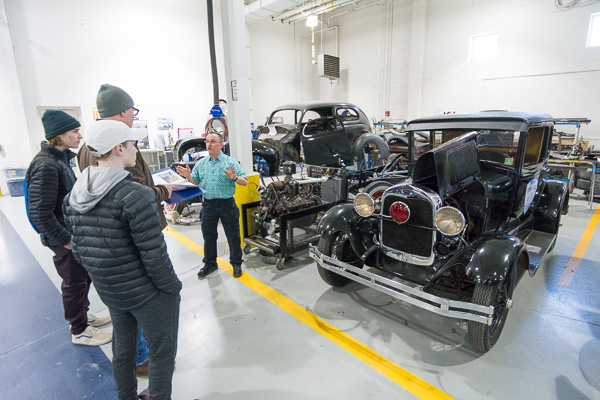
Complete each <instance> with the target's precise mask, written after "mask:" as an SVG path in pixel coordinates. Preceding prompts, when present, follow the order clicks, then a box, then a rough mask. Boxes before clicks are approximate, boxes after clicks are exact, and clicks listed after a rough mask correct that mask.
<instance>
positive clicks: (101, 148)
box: [85, 119, 148, 157]
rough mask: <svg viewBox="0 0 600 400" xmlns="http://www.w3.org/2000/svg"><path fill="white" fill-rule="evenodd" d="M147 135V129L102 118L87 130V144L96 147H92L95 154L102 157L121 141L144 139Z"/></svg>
mask: <svg viewBox="0 0 600 400" xmlns="http://www.w3.org/2000/svg"><path fill="white" fill-rule="evenodd" d="M146 136H148V133H147V132H146V130H145V129H134V128H130V127H129V126H127V124H125V123H124V122H121V121H114V120H111V119H101V120H98V121H96V122H94V123H93V124H92V125H91V126H90V128H89V129H88V130H87V132H86V135H85V144H87V145H88V146H89V147H92V148H93V149H94V151H92V149H90V152H91V153H92V154H93V155H94V156H96V157H100V156H101V155H103V154H106V153H108V152H109V151H111V150H112V149H113V148H114V147H115V146H116V145H118V144H120V143H123V142H126V141H128V140H135V141H137V140H142V139H144V138H145V137H146Z"/></svg>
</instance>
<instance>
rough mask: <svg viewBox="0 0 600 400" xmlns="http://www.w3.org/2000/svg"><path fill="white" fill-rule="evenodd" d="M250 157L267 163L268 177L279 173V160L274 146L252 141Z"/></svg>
mask: <svg viewBox="0 0 600 400" xmlns="http://www.w3.org/2000/svg"><path fill="white" fill-rule="evenodd" d="M252 155H254V156H258V157H260V158H262V159H263V160H265V161H266V162H267V165H268V167H269V176H275V175H277V174H278V173H279V166H280V163H281V159H280V157H279V152H278V151H277V149H276V148H275V146H272V145H270V144H269V143H266V142H261V141H259V140H252Z"/></svg>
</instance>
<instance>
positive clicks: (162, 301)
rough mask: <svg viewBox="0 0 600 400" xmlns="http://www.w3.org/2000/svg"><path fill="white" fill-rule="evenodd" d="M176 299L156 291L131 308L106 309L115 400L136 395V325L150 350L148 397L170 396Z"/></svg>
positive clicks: (159, 399)
mask: <svg viewBox="0 0 600 400" xmlns="http://www.w3.org/2000/svg"><path fill="white" fill-rule="evenodd" d="M180 302H181V296H180V295H176V296H171V295H168V294H166V293H164V292H158V295H156V296H154V297H153V298H152V299H151V300H150V301H148V302H147V303H146V304H144V305H143V306H142V307H139V308H136V309H135V310H129V311H126V310H118V309H115V308H112V307H109V308H108V310H109V312H110V316H111V318H112V324H113V340H112V351H113V377H114V379H115V390H116V392H117V396H118V398H119V400H131V399H136V398H137V379H136V377H135V358H136V347H137V342H138V339H137V336H138V325H139V326H140V327H141V328H143V329H144V332H145V334H146V339H147V340H148V348H149V349H150V366H149V369H148V379H149V385H148V389H149V391H150V396H151V398H152V400H168V399H170V398H171V392H172V389H173V387H172V382H171V381H172V379H173V370H174V369H175V355H176V354H177V333H178V330H179V304H180Z"/></svg>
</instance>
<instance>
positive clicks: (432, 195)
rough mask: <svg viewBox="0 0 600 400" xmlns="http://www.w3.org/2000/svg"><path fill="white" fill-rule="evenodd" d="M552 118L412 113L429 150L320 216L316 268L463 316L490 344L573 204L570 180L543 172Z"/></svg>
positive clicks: (478, 339) (475, 338)
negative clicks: (401, 172) (403, 173)
mask: <svg viewBox="0 0 600 400" xmlns="http://www.w3.org/2000/svg"><path fill="white" fill-rule="evenodd" d="M553 127H554V122H553V119H552V117H551V116H549V115H547V114H536V113H517V112H497V111H494V112H480V113H472V114H451V115H440V116H434V117H431V118H421V119H417V120H414V121H411V122H410V123H409V124H408V129H407V132H408V134H409V137H412V138H414V137H416V136H418V137H419V138H423V137H427V138H428V141H429V142H428V146H429V148H430V150H429V151H426V152H423V153H422V152H419V153H418V154H419V155H418V157H417V156H415V153H416V152H414V151H413V152H411V153H410V155H409V161H410V163H409V174H408V176H407V177H406V178H404V179H403V180H401V181H400V182H398V181H396V182H390V181H387V180H386V179H385V178H381V179H375V180H374V181H373V182H372V183H370V184H369V185H368V186H367V187H365V189H364V190H363V191H362V192H361V193H359V194H357V195H356V197H355V198H354V201H353V203H345V204H342V205H338V206H336V207H333V208H332V209H330V210H329V211H328V212H327V213H326V214H325V215H324V216H323V218H322V219H321V221H320V224H319V232H320V233H321V235H322V237H321V239H320V241H319V244H318V247H314V246H313V247H311V249H310V255H311V256H312V257H313V258H314V259H315V260H316V261H317V265H318V271H319V274H320V275H321V277H322V278H323V280H324V281H325V282H327V283H328V284H330V285H332V286H344V285H346V284H348V283H349V282H351V281H357V282H360V283H363V284H365V285H368V286H370V287H372V288H374V289H376V290H379V291H381V292H383V293H386V294H388V295H391V296H394V297H396V298H398V299H400V300H402V301H405V302H408V303H410V304H413V305H416V306H418V307H421V308H423V309H426V310H429V311H431V312H435V313H438V314H442V315H445V316H447V317H452V318H459V319H464V320H467V321H468V338H469V341H470V343H471V345H472V347H473V348H474V349H475V350H477V351H480V352H485V351H488V350H490V349H491V348H492V346H493V345H494V344H495V343H496V341H497V340H498V338H499V336H500V333H501V331H502V328H503V326H504V323H505V321H506V317H507V314H508V311H509V309H510V308H511V306H512V304H513V291H514V289H515V286H516V284H517V283H518V281H519V279H520V277H522V276H523V274H524V273H528V275H529V276H534V275H535V274H536V272H537V270H538V267H539V266H540V263H541V262H542V259H543V257H544V256H545V255H546V254H547V252H549V251H550V250H552V248H553V247H554V244H555V242H556V238H557V234H558V229H559V226H560V217H561V214H565V213H566V212H567V210H568V200H569V193H568V190H567V185H566V184H565V183H564V182H561V181H553V180H547V179H546V178H547V171H548V152H549V147H550V143H551V138H552V133H553ZM368 267H371V268H376V269H378V270H380V271H373V270H369V268H368Z"/></svg>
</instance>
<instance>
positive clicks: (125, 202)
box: [63, 120, 181, 400]
mask: <svg viewBox="0 0 600 400" xmlns="http://www.w3.org/2000/svg"><path fill="white" fill-rule="evenodd" d="M140 136H141V135H140V133H139V130H136V129H131V128H129V127H128V126H127V125H126V124H124V123H123V122H119V121H112V120H99V121H96V122H95V123H94V124H92V126H91V127H90V129H89V131H88V133H87V135H86V143H87V146H88V147H89V150H90V152H91V153H92V154H93V155H94V156H96V157H97V158H98V164H99V166H90V167H88V168H86V169H85V170H84V171H83V172H82V174H81V176H80V177H79V179H78V180H77V182H76V183H75V185H74V186H73V190H72V191H71V193H70V194H69V195H67V197H65V201H64V204H63V211H64V215H65V222H66V225H67V229H68V230H69V231H70V232H71V234H72V240H73V253H74V254H75V256H76V258H77V259H78V260H79V261H80V262H81V264H82V265H83V266H84V267H85V269H86V270H87V271H88V273H89V275H90V277H91V278H92V282H93V283H94V286H95V287H96V291H97V292H98V295H99V296H100V298H101V299H102V301H103V302H104V304H106V305H107V306H108V310H109V312H110V315H111V317H112V321H113V343H112V350H113V375H114V379H115V388H116V391H117V394H118V398H119V399H128V400H129V399H134V398H136V392H137V382H136V378H135V357H136V343H137V333H138V329H137V326H138V325H139V326H141V327H142V328H143V329H144V331H145V333H146V338H147V340H148V347H149V348H150V352H151V354H152V357H151V359H150V366H149V379H150V382H149V394H150V396H151V398H152V400H161V399H169V398H170V396H171V391H172V383H171V380H172V378H173V370H174V366H175V355H176V353H177V332H178V327H179V304H180V301H181V298H180V296H179V292H180V290H181V282H180V281H179V279H178V278H177V275H176V274H175V271H174V270H173V265H172V264H171V260H170V258H169V254H168V253H167V246H166V243H165V241H164V237H163V234H162V229H161V226H160V221H159V219H158V214H157V212H156V201H155V194H154V192H153V191H152V190H151V189H149V188H148V187H146V186H143V185H141V184H139V183H137V182H133V181H132V178H131V173H129V172H127V171H126V170H125V168H127V167H132V166H133V165H134V164H135V160H136V154H137V152H138V150H137V148H136V146H135V144H136V141H137V140H140V139H142V137H140Z"/></svg>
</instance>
